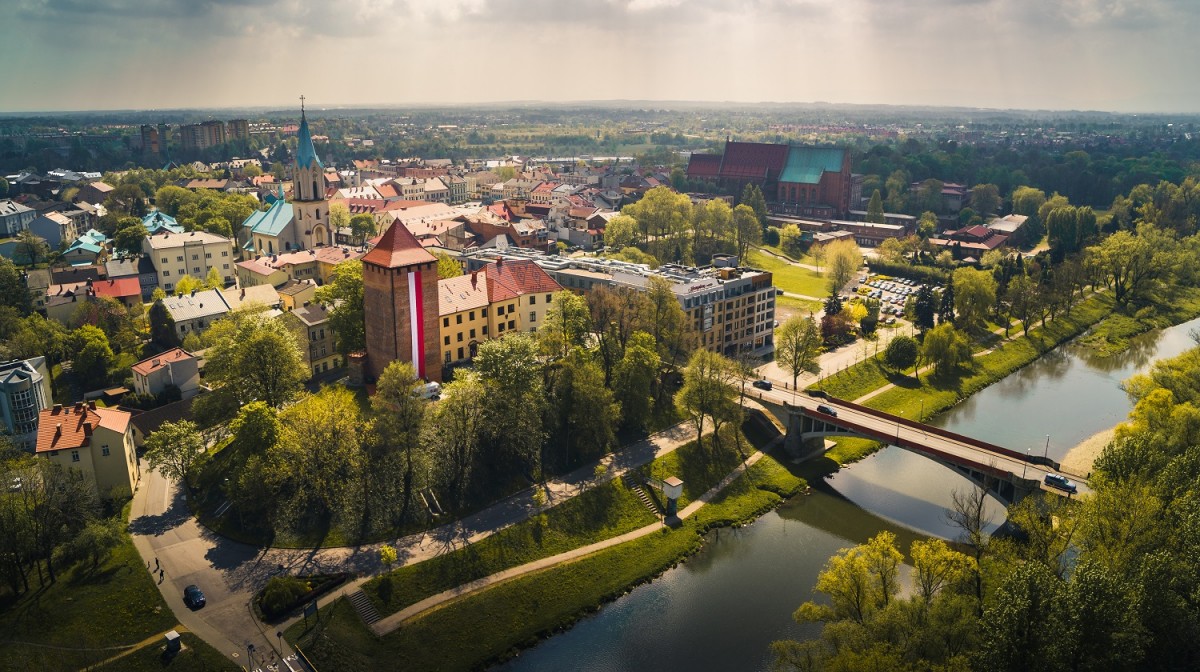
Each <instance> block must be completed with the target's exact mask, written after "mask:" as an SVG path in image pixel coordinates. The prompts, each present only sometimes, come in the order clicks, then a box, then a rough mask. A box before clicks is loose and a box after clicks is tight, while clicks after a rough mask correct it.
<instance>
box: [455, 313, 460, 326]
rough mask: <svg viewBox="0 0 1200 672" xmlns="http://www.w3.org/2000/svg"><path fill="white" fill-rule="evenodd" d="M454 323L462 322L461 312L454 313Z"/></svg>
mask: <svg viewBox="0 0 1200 672" xmlns="http://www.w3.org/2000/svg"><path fill="white" fill-rule="evenodd" d="M454 323H455V324H462V313H459V314H458V315H455V316H454Z"/></svg>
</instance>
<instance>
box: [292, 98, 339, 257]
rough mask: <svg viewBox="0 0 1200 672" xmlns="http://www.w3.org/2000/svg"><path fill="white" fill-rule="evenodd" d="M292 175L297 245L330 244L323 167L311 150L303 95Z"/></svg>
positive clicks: (311, 246)
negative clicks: (294, 168)
mask: <svg viewBox="0 0 1200 672" xmlns="http://www.w3.org/2000/svg"><path fill="white" fill-rule="evenodd" d="M293 172H294V175H293V177H292V180H293V182H292V187H293V189H292V208H293V211H294V212H295V213H296V237H297V238H299V240H298V241H297V242H299V243H300V245H302V246H303V247H306V248H308V249H312V248H314V247H317V246H320V245H333V231H331V230H330V229H329V203H327V202H326V201H325V166H324V165H323V164H322V163H321V159H319V158H317V150H316V148H314V147H313V141H312V134H311V133H310V132H309V130H308V119H307V118H306V117H305V115H304V96H300V133H299V142H298V143H297V145H296V170H295V171H293Z"/></svg>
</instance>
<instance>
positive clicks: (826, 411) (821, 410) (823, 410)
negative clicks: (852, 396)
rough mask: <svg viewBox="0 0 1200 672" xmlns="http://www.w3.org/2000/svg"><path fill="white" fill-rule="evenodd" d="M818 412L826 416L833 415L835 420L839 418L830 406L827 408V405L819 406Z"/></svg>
mask: <svg viewBox="0 0 1200 672" xmlns="http://www.w3.org/2000/svg"><path fill="white" fill-rule="evenodd" d="M817 412H818V413H824V414H825V415H832V416H833V417H835V418H836V417H837V411H835V410H833V409H832V408H830V407H829V406H826V405H825V404H821V405H819V406H817Z"/></svg>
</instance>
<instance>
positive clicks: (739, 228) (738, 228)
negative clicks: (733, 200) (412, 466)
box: [733, 203, 763, 264]
mask: <svg viewBox="0 0 1200 672" xmlns="http://www.w3.org/2000/svg"><path fill="white" fill-rule="evenodd" d="M733 230H734V244H735V245H736V246H737V254H738V263H739V264H741V263H744V262H745V260H746V252H747V251H748V250H749V249H750V248H751V247H754V246H756V245H761V244H762V234H763V228H762V226H761V225H760V224H759V219H758V215H757V213H755V212H754V209H753V208H751V207H750V206H748V205H746V204H744V203H743V204H741V205H739V206H737V207H736V208H734V209H733Z"/></svg>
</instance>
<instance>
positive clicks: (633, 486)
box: [626, 481, 662, 516]
mask: <svg viewBox="0 0 1200 672" xmlns="http://www.w3.org/2000/svg"><path fill="white" fill-rule="evenodd" d="M626 485H628V486H629V489H630V491H631V492H633V494H634V495H635V496H636V497H637V498H638V500H640V501H641V502H642V505H644V506H645V507H646V508H647V509H649V510H650V513H653V514H654V515H656V516H659V515H662V510H661V509H659V508H658V502H656V501H655V500H654V498H653V497H651V496H650V493H648V492H646V487H645V486H644V485H642V484H640V483H633V482H629V481H627V482H626Z"/></svg>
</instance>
